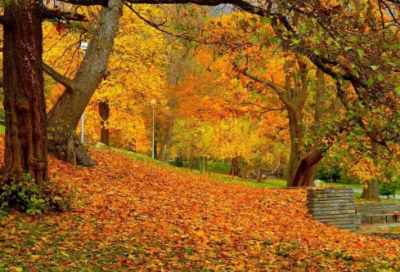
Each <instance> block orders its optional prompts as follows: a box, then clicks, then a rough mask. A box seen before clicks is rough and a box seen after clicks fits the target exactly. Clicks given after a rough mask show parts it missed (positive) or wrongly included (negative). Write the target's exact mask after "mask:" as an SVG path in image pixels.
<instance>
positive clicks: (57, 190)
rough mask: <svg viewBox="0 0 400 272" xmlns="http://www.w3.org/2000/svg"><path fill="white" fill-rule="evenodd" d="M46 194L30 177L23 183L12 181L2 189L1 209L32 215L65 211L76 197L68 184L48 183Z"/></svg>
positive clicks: (0, 191)
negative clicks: (14, 209)
mask: <svg viewBox="0 0 400 272" xmlns="http://www.w3.org/2000/svg"><path fill="white" fill-rule="evenodd" d="M44 186H45V187H44V193H43V194H41V193H40V190H39V186H38V185H37V184H36V183H35V180H34V179H32V178H31V176H30V175H24V176H23V178H22V180H21V181H18V182H17V181H14V180H12V181H10V182H8V183H6V184H4V185H3V186H2V187H1V188H0V209H3V210H4V209H8V208H16V209H19V210H22V211H25V212H26V213H28V214H30V215H36V214H42V213H44V212H47V211H51V210H53V211H64V210H66V209H68V208H70V205H71V204H72V200H73V197H74V191H73V190H72V186H70V185H69V184H68V183H65V184H63V183H52V182H50V181H48V182H46V184H45V185H44Z"/></svg>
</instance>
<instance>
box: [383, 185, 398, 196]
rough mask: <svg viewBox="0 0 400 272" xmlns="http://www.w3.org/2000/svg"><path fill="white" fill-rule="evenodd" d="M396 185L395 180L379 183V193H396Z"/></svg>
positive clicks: (387, 194)
mask: <svg viewBox="0 0 400 272" xmlns="http://www.w3.org/2000/svg"><path fill="white" fill-rule="evenodd" d="M397 187H398V183H397V182H390V183H386V182H385V183H381V184H379V194H380V195H384V196H387V197H389V196H391V195H394V194H395V193H396V189H397Z"/></svg>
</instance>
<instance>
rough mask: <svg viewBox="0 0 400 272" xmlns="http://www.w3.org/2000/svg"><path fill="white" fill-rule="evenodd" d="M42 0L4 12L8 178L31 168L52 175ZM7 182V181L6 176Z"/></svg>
mask: <svg viewBox="0 0 400 272" xmlns="http://www.w3.org/2000/svg"><path fill="white" fill-rule="evenodd" d="M42 12H43V10H42V1H9V2H7V4H5V5H4V16H5V17H6V18H10V19H11V20H12V22H11V24H12V25H6V26H5V27H4V52H3V54H4V55H3V73H4V109H5V114H6V116H5V119H6V120H5V125H6V135H5V153H4V168H3V173H4V174H5V176H4V177H3V182H7V180H10V179H16V180H17V181H19V180H20V179H21V178H22V176H23V174H30V176H31V177H32V178H34V179H35V182H36V183H37V184H38V185H39V187H40V188H41V190H42V188H43V182H44V181H45V180H46V179H47V140H46V126H47V117H46V104H45V97H44V90H43V70H42ZM0 183H1V181H0Z"/></svg>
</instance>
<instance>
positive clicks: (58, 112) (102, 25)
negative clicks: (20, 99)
mask: <svg viewBox="0 0 400 272" xmlns="http://www.w3.org/2000/svg"><path fill="white" fill-rule="evenodd" d="M121 16H122V1H120V0H110V1H109V2H108V7H102V9H101V16H100V22H99V26H98V28H97V30H96V32H95V34H94V36H93V38H92V40H91V42H90V44H89V47H88V49H87V51H86V54H85V57H84V60H83V62H82V63H81V65H80V67H79V69H78V72H77V73H76V75H75V77H74V79H73V80H70V82H69V83H70V84H69V86H67V88H66V90H65V91H64V93H63V94H62V95H61V96H60V97H59V99H58V101H57V103H56V104H55V105H54V106H53V108H52V109H51V110H50V112H49V129H48V130H49V151H50V152H51V153H52V154H53V155H55V156H56V157H57V158H59V159H61V160H64V161H67V162H71V163H74V161H75V160H76V162H77V163H79V164H84V165H95V164H96V163H95V162H94V161H93V160H92V159H91V158H90V156H89V155H88V154H87V152H86V149H85V148H84V147H83V146H82V144H80V143H79V140H78V137H77V135H76V127H77V125H78V123H79V120H80V118H81V116H82V113H83V112H84V110H85V108H86V106H87V105H88V103H89V101H90V99H91V98H92V96H93V94H94V92H95V91H96V89H97V86H98V85H99V84H100V82H101V81H102V79H103V78H104V76H105V75H106V72H107V63H108V59H109V56H110V53H111V50H112V46H113V41H114V38H115V36H116V34H117V32H118V25H119V19H120V18H121ZM45 70H46V72H47V73H48V74H49V75H50V76H52V77H53V78H55V79H56V80H57V79H58V78H59V77H60V75H58V76H57V75H55V74H56V72H55V71H54V70H53V71H52V70H51V69H46V67H45ZM61 77H62V76H61ZM65 85H67V84H65Z"/></svg>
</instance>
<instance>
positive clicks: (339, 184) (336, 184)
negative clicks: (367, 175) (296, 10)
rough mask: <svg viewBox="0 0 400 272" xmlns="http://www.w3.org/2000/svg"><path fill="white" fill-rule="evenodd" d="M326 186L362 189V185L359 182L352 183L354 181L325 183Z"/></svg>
mask: <svg viewBox="0 0 400 272" xmlns="http://www.w3.org/2000/svg"><path fill="white" fill-rule="evenodd" d="M325 185H326V186H332V187H343V186H344V187H348V188H353V189H358V190H362V185H361V184H354V183H340V182H339V183H328V182H327V183H325Z"/></svg>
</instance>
